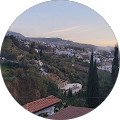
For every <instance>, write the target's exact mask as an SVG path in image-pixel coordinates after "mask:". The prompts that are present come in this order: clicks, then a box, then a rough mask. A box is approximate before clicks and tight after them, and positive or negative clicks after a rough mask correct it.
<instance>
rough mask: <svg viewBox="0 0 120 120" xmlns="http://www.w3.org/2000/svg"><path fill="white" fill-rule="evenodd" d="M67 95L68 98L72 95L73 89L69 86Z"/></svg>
mask: <svg viewBox="0 0 120 120" xmlns="http://www.w3.org/2000/svg"><path fill="white" fill-rule="evenodd" d="M67 97H68V98H71V97H72V89H70V88H69V91H68V95H67Z"/></svg>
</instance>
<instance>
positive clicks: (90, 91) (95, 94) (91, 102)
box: [86, 53, 99, 108]
mask: <svg viewBox="0 0 120 120" xmlns="http://www.w3.org/2000/svg"><path fill="white" fill-rule="evenodd" d="M98 98H99V81H98V75H97V68H96V61H95V63H93V53H92V54H91V61H90V68H89V75H88V84H87V99H86V104H87V106H88V107H90V108H95V107H97V106H98V105H99V99H98Z"/></svg>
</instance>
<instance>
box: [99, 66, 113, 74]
mask: <svg viewBox="0 0 120 120" xmlns="http://www.w3.org/2000/svg"><path fill="white" fill-rule="evenodd" d="M97 68H98V69H99V70H106V71H109V72H110V73H111V72H112V65H102V66H99V67H97Z"/></svg>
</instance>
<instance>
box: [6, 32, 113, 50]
mask: <svg viewBox="0 0 120 120" xmlns="http://www.w3.org/2000/svg"><path fill="white" fill-rule="evenodd" d="M6 35H14V36H19V38H21V39H26V40H31V41H35V42H39V41H42V42H46V43H51V42H53V43H54V44H61V45H62V44H63V45H68V46H69V45H70V46H75V47H81V48H89V49H93V50H94V49H96V50H106V51H110V50H112V49H114V48H113V47H110V46H107V47H100V46H95V45H91V44H81V43H76V42H73V41H70V40H63V39H61V38H35V37H25V36H23V35H22V34H20V33H16V32H12V31H7V33H6Z"/></svg>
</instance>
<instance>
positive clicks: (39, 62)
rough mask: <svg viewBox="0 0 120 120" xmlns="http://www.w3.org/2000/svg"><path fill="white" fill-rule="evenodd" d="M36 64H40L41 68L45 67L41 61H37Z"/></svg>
mask: <svg viewBox="0 0 120 120" xmlns="http://www.w3.org/2000/svg"><path fill="white" fill-rule="evenodd" d="M35 62H36V63H38V64H39V65H40V66H42V65H43V62H42V61H41V60H37V61H35Z"/></svg>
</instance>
